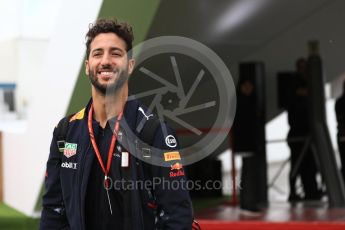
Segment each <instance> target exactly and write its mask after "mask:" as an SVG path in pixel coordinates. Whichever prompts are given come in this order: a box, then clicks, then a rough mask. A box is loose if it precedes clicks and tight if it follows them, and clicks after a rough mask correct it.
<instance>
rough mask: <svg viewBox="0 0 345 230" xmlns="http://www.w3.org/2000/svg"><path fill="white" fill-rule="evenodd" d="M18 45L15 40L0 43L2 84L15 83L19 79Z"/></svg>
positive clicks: (0, 77) (0, 78)
mask: <svg viewBox="0 0 345 230" xmlns="http://www.w3.org/2000/svg"><path fill="white" fill-rule="evenodd" d="M16 44H17V43H16V40H15V39H8V40H2V41H0V50H1V52H0V66H1V71H0V83H4V82H6V83H14V82H16V80H17V79H18V69H19V68H18V66H17V46H16Z"/></svg>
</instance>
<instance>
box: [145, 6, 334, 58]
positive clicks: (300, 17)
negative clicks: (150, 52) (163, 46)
mask: <svg viewBox="0 0 345 230" xmlns="http://www.w3.org/2000/svg"><path fill="white" fill-rule="evenodd" d="M336 1H337V0H216V1H215V0H188V1H185V0H174V1H170V0H162V1H161V5H160V8H159V10H158V11H157V14H156V17H155V20H154V21H153V24H152V27H151V31H150V33H149V36H150V37H154V36H159V35H180V36H185V37H189V38H192V39H195V40H198V41H200V42H203V43H205V44H207V45H208V46H210V47H211V48H213V49H214V50H215V51H216V52H217V53H221V52H222V50H223V49H224V47H226V48H227V49H231V51H232V57H235V58H236V57H237V58H240V57H242V56H244V55H248V54H250V52H252V51H253V50H255V49H256V48H258V47H260V46H262V45H263V44H265V43H268V42H269V41H270V40H272V39H274V38H275V37H277V36H279V35H280V34H281V33H284V32H285V31H287V30H289V28H291V27H294V26H295V25H297V24H299V23H300V22H303V21H304V20H306V19H307V18H309V17H311V16H312V15H314V14H315V13H317V12H318V11H319V10H322V9H323V8H325V7H327V6H329V5H331V4H333V3H334V2H336Z"/></svg>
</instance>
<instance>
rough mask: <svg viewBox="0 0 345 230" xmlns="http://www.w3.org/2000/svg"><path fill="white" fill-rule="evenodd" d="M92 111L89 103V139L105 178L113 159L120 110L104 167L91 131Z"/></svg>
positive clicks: (120, 115) (120, 116)
mask: <svg viewBox="0 0 345 230" xmlns="http://www.w3.org/2000/svg"><path fill="white" fill-rule="evenodd" d="M92 113H93V105H92V104H91V106H90V110H89V117H88V123H87V124H88V128H89V134H90V140H91V143H92V146H93V149H94V150H95V154H96V156H97V159H98V162H99V164H100V165H101V167H102V170H103V172H104V176H105V179H107V178H108V174H109V171H110V166H111V161H112V159H113V149H114V146H115V143H116V138H117V134H118V131H119V126H120V120H121V118H122V112H121V113H120V114H119V116H118V117H117V120H116V124H115V127H114V132H113V135H112V138H111V144H110V148H109V152H108V160H107V168H105V167H104V163H103V160H102V157H101V154H100V152H99V149H98V147H97V143H96V140H95V135H94V132H93V127H92Z"/></svg>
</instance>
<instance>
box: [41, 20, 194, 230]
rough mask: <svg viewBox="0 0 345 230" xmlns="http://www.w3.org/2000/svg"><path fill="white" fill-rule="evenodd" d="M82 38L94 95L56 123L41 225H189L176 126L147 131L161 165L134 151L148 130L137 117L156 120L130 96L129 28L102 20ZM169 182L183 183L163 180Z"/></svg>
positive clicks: (96, 226) (146, 120)
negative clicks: (71, 113) (150, 161)
mask: <svg viewBox="0 0 345 230" xmlns="http://www.w3.org/2000/svg"><path fill="white" fill-rule="evenodd" d="M86 38H87V42H86V54H87V60H86V61H85V72H86V74H87V75H88V77H89V79H90V82H91V92H92V98H91V99H90V101H89V103H88V104H87V105H86V107H85V108H83V109H82V110H81V111H79V112H78V113H76V114H74V115H73V116H69V117H66V118H64V119H62V120H61V121H60V122H59V124H58V126H57V127H56V128H55V130H54V134H53V140H52V143H51V148H50V154H49V158H48V162H47V172H46V178H45V188H46V190H45V194H44V196H43V210H42V217H41V223H40V229H98V230H103V229H126V230H127V229H138V230H139V229H174V230H177V229H188V230H189V229H191V226H192V208H191V201H190V197H189V193H188V191H187V190H186V188H185V187H184V186H182V185H183V182H184V181H185V176H184V175H185V173H184V169H183V166H182V159H181V157H180V154H179V152H178V142H177V139H176V137H175V134H174V132H173V130H172V129H171V128H170V127H169V126H167V125H166V124H165V123H159V125H158V126H154V127H156V128H154V129H153V130H151V133H152V137H153V138H152V143H149V144H150V145H152V146H153V147H154V148H155V149H156V150H158V151H152V154H158V155H155V156H157V157H158V159H160V161H161V164H160V165H162V166H154V165H150V164H148V163H146V162H143V161H142V160H140V159H139V158H136V157H135V156H138V155H140V154H143V153H142V151H143V149H141V148H140V147H138V146H137V143H138V139H142V138H144V139H145V136H143V133H145V134H146V135H148V134H147V132H143V130H145V129H147V128H146V124H145V125H144V126H142V125H141V126H140V127H143V128H142V129H139V128H138V127H139V123H140V124H142V121H145V122H146V123H147V124H149V123H150V121H152V120H154V119H156V120H158V119H157V118H155V117H156V116H155V115H153V114H152V113H150V111H148V110H147V109H145V107H144V106H143V105H141V104H140V103H139V102H138V101H137V100H135V99H134V100H129V99H128V78H129V75H130V74H131V73H132V72H133V69H134V65H135V61H134V59H132V54H131V49H132V41H133V33H132V28H131V27H130V26H129V25H128V24H126V23H120V22H117V21H116V20H106V19H102V20H98V21H97V22H96V23H95V24H94V25H92V26H91V27H90V28H89V31H88V33H87V35H86ZM66 127H67V128H66ZM130 133H132V134H133V133H134V134H135V135H134V138H133V137H132V136H131V135H130ZM168 137H169V138H168ZM168 139H169V142H168V141H166V140H168ZM171 143H174V144H173V145H172V144H171ZM153 152H154V153H153ZM145 154H146V157H148V158H150V157H151V155H150V154H151V153H150V151H149V154H147V151H146V152H145ZM152 157H153V156H152ZM163 165H164V166H168V167H163ZM171 175H174V176H171ZM148 181H149V182H151V183H146V184H145V185H147V184H151V185H152V184H154V186H143V185H144V183H136V182H148ZM158 181H159V182H162V181H164V183H157V182H158ZM118 182H124V183H118ZM173 182H178V183H177V184H179V185H181V186H177V187H176V186H174V187H173V188H172V187H171V186H168V185H169V183H173ZM119 184H120V185H121V186H118V185H119ZM138 184H139V185H141V186H139V187H138V186H133V185H138ZM174 184H175V185H176V183H174ZM128 185H132V186H130V187H128ZM126 186H127V187H126Z"/></svg>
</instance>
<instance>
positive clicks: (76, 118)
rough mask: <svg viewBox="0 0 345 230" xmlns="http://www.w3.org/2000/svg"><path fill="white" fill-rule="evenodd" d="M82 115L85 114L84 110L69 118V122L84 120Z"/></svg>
mask: <svg viewBox="0 0 345 230" xmlns="http://www.w3.org/2000/svg"><path fill="white" fill-rule="evenodd" d="M84 114H85V108H84V109H82V110H80V111H79V112H78V113H76V114H75V115H74V116H73V117H71V119H70V120H69V122H71V121H74V120H81V119H83V118H84Z"/></svg>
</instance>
